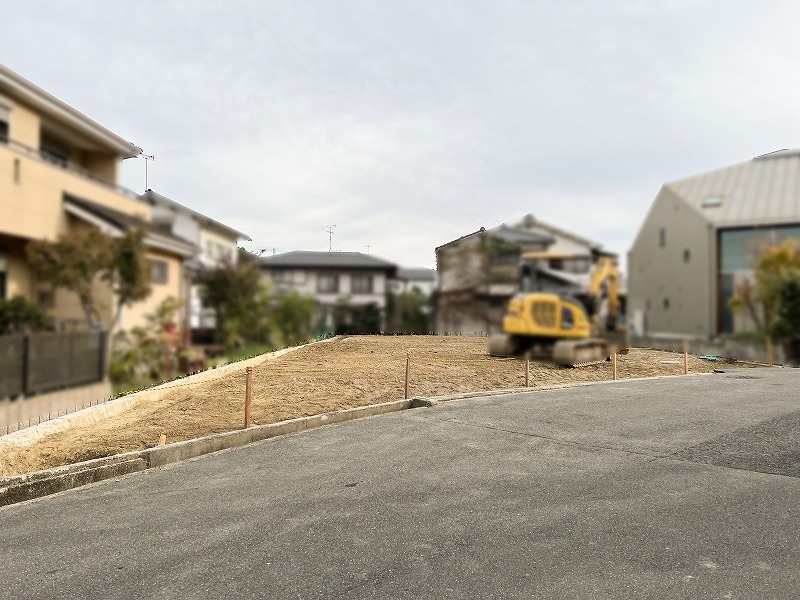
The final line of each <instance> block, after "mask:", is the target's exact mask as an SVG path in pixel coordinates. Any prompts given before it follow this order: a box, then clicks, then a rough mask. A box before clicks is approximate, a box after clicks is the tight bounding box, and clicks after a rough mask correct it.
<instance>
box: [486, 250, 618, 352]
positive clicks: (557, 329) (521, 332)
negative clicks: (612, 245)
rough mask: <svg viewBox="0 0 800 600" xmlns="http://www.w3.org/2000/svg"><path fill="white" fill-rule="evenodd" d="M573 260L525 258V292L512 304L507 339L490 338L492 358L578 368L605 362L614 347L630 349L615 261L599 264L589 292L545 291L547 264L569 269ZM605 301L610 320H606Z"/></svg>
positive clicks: (536, 255) (503, 336)
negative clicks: (566, 264)
mask: <svg viewBox="0 0 800 600" xmlns="http://www.w3.org/2000/svg"><path fill="white" fill-rule="evenodd" d="M570 258H571V257H566V256H563V255H557V254H552V253H547V252H536V253H528V254H525V255H523V257H522V262H521V264H520V291H519V293H518V294H516V295H515V296H514V297H513V298H512V299H511V301H510V302H509V305H508V310H507V313H506V316H505V318H504V319H503V333H502V334H500V335H493V336H491V337H490V338H489V353H490V354H491V355H493V356H523V355H527V356H530V357H531V358H534V359H540V360H546V361H552V362H556V363H557V364H563V365H574V364H576V363H582V362H591V361H594V360H600V359H602V358H604V357H605V355H607V354H608V353H609V350H610V346H611V345H616V346H617V347H620V348H622V347H627V335H626V334H625V333H622V332H619V331H617V327H616V319H617V310H618V306H619V303H618V297H617V293H618V277H619V272H618V270H617V267H616V264H615V263H614V261H613V260H612V259H611V257H607V256H601V257H599V258H598V259H597V261H596V262H595V265H594V270H593V272H592V275H591V281H590V282H589V285H588V287H587V289H586V291H585V292H582V293H578V294H564V293H561V294H559V293H555V292H547V291H545V286H544V283H543V282H542V281H541V277H540V273H541V271H542V270H543V267H544V266H545V264H550V262H551V261H554V260H558V261H559V262H562V264H563V261H564V260H568V259H570ZM603 301H605V307H606V311H605V312H606V314H605V315H604V318H603V319H602V320H601V319H600V318H599V309H600V306H601V304H602V303H603ZM620 333H622V335H620ZM607 334H611V335H607ZM606 338H608V339H606ZM612 338H613V340H612V341H608V340H609V339H612Z"/></svg>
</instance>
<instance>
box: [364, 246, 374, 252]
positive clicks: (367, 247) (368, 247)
mask: <svg viewBox="0 0 800 600" xmlns="http://www.w3.org/2000/svg"><path fill="white" fill-rule="evenodd" d="M364 248H366V249H367V254H369V249H370V248H372V244H367V245H366V246H364Z"/></svg>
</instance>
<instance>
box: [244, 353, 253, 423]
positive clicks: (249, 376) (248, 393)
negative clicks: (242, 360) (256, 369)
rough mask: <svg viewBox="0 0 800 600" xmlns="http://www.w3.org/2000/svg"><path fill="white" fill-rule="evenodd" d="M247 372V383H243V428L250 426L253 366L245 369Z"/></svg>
mask: <svg viewBox="0 0 800 600" xmlns="http://www.w3.org/2000/svg"><path fill="white" fill-rule="evenodd" d="M245 373H246V374H247V384H246V385H245V392H244V428H245V429H247V428H249V427H250V397H251V395H252V389H253V367H247V369H245Z"/></svg>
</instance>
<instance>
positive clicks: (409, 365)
mask: <svg viewBox="0 0 800 600" xmlns="http://www.w3.org/2000/svg"><path fill="white" fill-rule="evenodd" d="M409 371H411V355H409V354H406V390H405V399H406V400H408V374H409Z"/></svg>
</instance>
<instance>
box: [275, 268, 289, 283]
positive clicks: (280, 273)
mask: <svg viewBox="0 0 800 600" xmlns="http://www.w3.org/2000/svg"><path fill="white" fill-rule="evenodd" d="M272 281H274V282H275V283H292V271H291V270H288V269H279V270H276V271H273V272H272Z"/></svg>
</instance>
